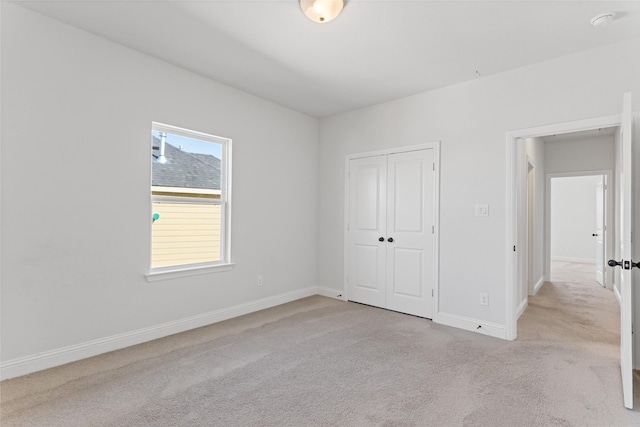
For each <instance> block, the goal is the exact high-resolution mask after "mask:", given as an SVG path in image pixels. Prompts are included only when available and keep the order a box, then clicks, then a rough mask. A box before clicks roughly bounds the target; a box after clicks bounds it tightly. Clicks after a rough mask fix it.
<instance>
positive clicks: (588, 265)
mask: <svg viewBox="0 0 640 427" xmlns="http://www.w3.org/2000/svg"><path fill="white" fill-rule="evenodd" d="M612 148H613V147H612ZM612 157H613V156H612ZM612 185H613V184H612V172H611V171H610V170H607V171H598V172H593V173H590V172H584V173H579V174H577V173H571V172H570V173H553V174H547V184H546V192H547V201H548V202H547V207H546V223H547V226H546V228H547V230H546V236H547V237H546V239H545V240H546V248H547V251H546V252H547V254H548V256H547V259H546V260H545V261H546V268H545V271H547V272H548V277H547V280H549V281H552V282H553V281H563V282H565V281H571V282H581V283H585V284H589V283H596V284H598V285H599V286H602V287H605V288H609V289H611V288H612V285H613V283H612V282H613V278H612V274H611V273H612V271H611V269H606V268H605V259H606V256H607V255H611V256H612V253H613V239H612V237H613V234H612V233H611V232H610V230H612V229H613V228H614V227H613V226H612V224H610V223H613V218H614V216H613V215H612V211H613V207H612V204H613V199H612V197H610V195H612V193H613V192H612V191H610V189H611V187H612ZM534 294H535V293H534Z"/></svg>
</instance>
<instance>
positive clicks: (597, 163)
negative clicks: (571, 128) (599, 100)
mask: <svg viewBox="0 0 640 427" xmlns="http://www.w3.org/2000/svg"><path fill="white" fill-rule="evenodd" d="M620 102H621V103H622V101H620ZM619 108H620V107H618V109H619ZM544 159H545V170H546V173H564V172H587V171H601V170H613V169H614V168H615V159H614V149H613V136H612V135H605V136H592V137H586V138H578V139H569V140H566V141H546V142H545V147H544Z"/></svg>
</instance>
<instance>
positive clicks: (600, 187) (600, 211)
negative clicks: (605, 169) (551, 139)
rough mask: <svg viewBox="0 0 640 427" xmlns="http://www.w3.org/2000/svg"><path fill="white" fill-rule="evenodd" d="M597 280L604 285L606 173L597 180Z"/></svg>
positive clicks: (595, 235) (595, 234)
mask: <svg viewBox="0 0 640 427" xmlns="http://www.w3.org/2000/svg"><path fill="white" fill-rule="evenodd" d="M595 208H596V224H595V233H593V236H594V237H595V239H596V280H597V281H598V283H600V284H601V285H602V286H604V175H600V176H599V177H598V178H597V181H596V206H595Z"/></svg>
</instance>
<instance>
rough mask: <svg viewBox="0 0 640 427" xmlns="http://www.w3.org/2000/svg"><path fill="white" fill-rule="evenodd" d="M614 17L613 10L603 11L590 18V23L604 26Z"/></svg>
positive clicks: (595, 25)
mask: <svg viewBox="0 0 640 427" xmlns="http://www.w3.org/2000/svg"><path fill="white" fill-rule="evenodd" d="M615 17H616V13H615V12H605V13H601V14H599V15H596V16H594V17H593V18H591V25H593V26H594V27H604V26H606V25H607V24H609V22H611V21H613V18H615Z"/></svg>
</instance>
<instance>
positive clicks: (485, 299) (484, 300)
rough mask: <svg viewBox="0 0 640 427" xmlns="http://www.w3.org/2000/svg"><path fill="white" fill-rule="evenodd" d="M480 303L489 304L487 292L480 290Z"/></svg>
mask: <svg viewBox="0 0 640 427" xmlns="http://www.w3.org/2000/svg"><path fill="white" fill-rule="evenodd" d="M480 305H489V294H487V293H484V292H480Z"/></svg>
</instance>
